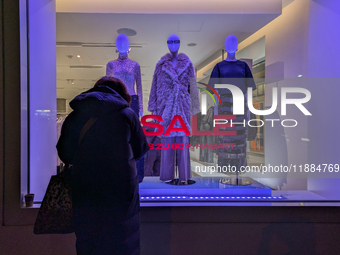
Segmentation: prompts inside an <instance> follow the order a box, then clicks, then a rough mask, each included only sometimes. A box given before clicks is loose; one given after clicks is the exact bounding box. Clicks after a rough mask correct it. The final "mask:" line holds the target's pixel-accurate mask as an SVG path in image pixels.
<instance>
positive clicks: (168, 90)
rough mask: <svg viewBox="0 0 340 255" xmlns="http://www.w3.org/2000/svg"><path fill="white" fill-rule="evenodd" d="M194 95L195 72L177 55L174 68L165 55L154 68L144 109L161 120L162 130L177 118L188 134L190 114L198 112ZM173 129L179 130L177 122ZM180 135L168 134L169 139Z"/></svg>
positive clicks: (180, 55)
mask: <svg viewBox="0 0 340 255" xmlns="http://www.w3.org/2000/svg"><path fill="white" fill-rule="evenodd" d="M198 94H199V93H198V89H197V85H196V78H195V70H194V66H193V64H192V63H191V61H190V59H189V57H188V56H187V55H185V54H183V53H179V54H178V60H177V63H176V66H175V67H174V66H173V64H172V62H171V55H170V54H169V53H168V54H166V55H165V56H163V57H162V58H161V59H160V60H159V61H158V63H157V65H156V69H155V73H154V76H153V81H152V86H151V92H150V97H149V105H148V110H149V111H150V112H152V113H153V114H156V115H159V116H161V117H162V118H163V122H162V123H161V124H162V125H163V127H164V131H166V129H167V128H168V127H169V124H170V122H171V120H172V119H173V117H174V116H175V115H181V117H182V119H183V120H184V123H185V125H186V126H187V128H188V129H189V131H190V132H191V121H190V120H191V115H194V114H196V113H197V112H199V100H198ZM176 127H180V125H179V122H178V121H177V123H176V125H175V128H176ZM184 135H185V134H184V132H172V133H171V134H170V137H173V136H184Z"/></svg>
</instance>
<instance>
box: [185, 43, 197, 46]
mask: <svg viewBox="0 0 340 255" xmlns="http://www.w3.org/2000/svg"><path fill="white" fill-rule="evenodd" d="M187 45H188V46H189V47H194V46H196V45H197V43H188V44H187Z"/></svg>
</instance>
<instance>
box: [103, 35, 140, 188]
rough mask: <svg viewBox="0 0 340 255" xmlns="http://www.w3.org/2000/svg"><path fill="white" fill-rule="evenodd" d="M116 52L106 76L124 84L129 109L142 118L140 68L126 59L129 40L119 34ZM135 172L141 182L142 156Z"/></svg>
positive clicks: (107, 66)
mask: <svg viewBox="0 0 340 255" xmlns="http://www.w3.org/2000/svg"><path fill="white" fill-rule="evenodd" d="M116 47H117V50H116V52H117V53H118V58H117V59H116V60H113V61H110V62H109V63H107V65H106V75H107V76H113V77H116V78H118V79H120V80H122V81H123V82H124V83H125V86H126V88H127V90H128V92H129V94H130V95H131V105H130V107H131V109H132V110H133V111H134V112H135V113H136V114H137V116H139V117H142V116H143V89H142V79H141V74H140V66H139V64H138V63H137V62H135V61H132V60H131V59H129V57H128V53H129V52H130V49H129V38H128V37H127V36H126V35H124V34H120V35H118V36H117V38H116ZM135 83H136V88H137V95H136V92H135V88H134V87H135ZM136 166H137V172H138V178H139V182H142V180H143V178H144V156H143V157H142V158H140V159H139V160H137V161H136Z"/></svg>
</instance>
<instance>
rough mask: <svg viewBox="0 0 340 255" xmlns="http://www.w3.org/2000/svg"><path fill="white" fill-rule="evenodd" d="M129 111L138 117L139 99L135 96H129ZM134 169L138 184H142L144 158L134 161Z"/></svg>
mask: <svg viewBox="0 0 340 255" xmlns="http://www.w3.org/2000/svg"><path fill="white" fill-rule="evenodd" d="M130 107H131V109H132V110H133V111H134V112H135V113H136V114H137V116H139V99H138V96H137V95H132V96H131V105H130ZM136 167H137V172H138V178H139V182H142V180H143V178H144V156H143V157H141V158H140V159H139V160H136Z"/></svg>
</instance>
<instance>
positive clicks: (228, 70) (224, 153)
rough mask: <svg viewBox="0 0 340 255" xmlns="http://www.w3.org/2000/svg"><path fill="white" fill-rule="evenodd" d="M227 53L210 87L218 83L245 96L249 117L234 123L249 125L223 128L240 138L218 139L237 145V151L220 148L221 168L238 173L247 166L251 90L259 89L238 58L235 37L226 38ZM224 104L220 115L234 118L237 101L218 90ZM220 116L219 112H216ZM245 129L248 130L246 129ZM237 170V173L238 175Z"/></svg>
mask: <svg viewBox="0 0 340 255" xmlns="http://www.w3.org/2000/svg"><path fill="white" fill-rule="evenodd" d="M224 46H225V50H226V52H227V54H228V55H227V58H226V59H225V60H224V61H222V62H219V63H217V64H216V65H215V67H214V68H213V71H212V73H211V76H210V80H209V85H210V86H212V87H215V84H232V85H235V86H237V87H239V88H240V89H241V90H242V91H243V94H244V96H245V100H244V101H245V114H244V115H237V116H236V120H233V121H234V122H241V123H242V122H244V121H245V125H242V124H241V125H235V126H234V127H223V128H220V130H221V131H227V130H233V131H235V130H236V132H237V135H235V136H231V135H224V136H218V142H219V143H236V146H234V147H233V148H231V147H230V148H226V149H218V150H217V155H218V165H220V166H228V165H230V166H236V168H237V170H238V171H239V170H240V167H241V166H246V165H247V157H246V156H247V155H246V152H247V122H248V119H249V117H248V116H249V109H248V106H247V103H246V102H247V96H246V93H247V88H248V87H251V88H253V90H254V89H256V85H255V82H254V79H253V75H252V73H251V71H250V68H249V67H248V65H247V64H246V63H245V62H243V61H240V60H237V59H236V57H235V54H236V51H237V49H238V39H237V37H236V36H235V35H229V36H228V37H227V38H226V39H225V43H224ZM217 92H218V93H219V95H220V97H221V100H222V105H219V106H218V107H217V114H218V115H232V102H233V98H232V95H231V93H230V91H229V90H228V89H218V90H217ZM215 114H216V112H215ZM244 126H245V127H244ZM238 171H237V172H238Z"/></svg>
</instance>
